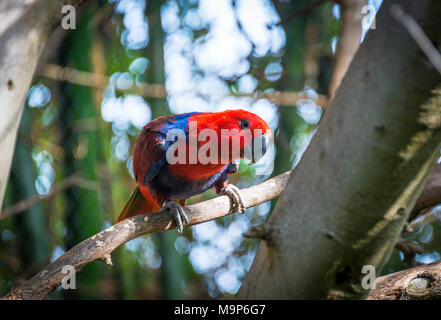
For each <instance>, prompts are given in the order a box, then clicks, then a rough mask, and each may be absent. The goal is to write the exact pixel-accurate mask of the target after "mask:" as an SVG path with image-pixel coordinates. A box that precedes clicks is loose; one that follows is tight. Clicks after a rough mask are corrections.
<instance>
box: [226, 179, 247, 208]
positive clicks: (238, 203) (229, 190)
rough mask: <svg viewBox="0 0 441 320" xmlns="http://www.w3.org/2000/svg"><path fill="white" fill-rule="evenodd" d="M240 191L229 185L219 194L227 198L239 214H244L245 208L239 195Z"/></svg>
mask: <svg viewBox="0 0 441 320" xmlns="http://www.w3.org/2000/svg"><path fill="white" fill-rule="evenodd" d="M239 191H240V189H239V188H238V187H236V186H235V185H234V184H229V185H227V186H226V187H225V188H223V189H222V190H221V194H224V195H226V196H228V197H229V198H230V199H231V200H232V201H233V203H234V207H235V209H236V210H237V211H239V212H240V213H245V210H246V209H247V207H246V206H245V202H244V201H243V199H242V196H241V195H240V192H239Z"/></svg>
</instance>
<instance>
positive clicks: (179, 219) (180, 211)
mask: <svg viewBox="0 0 441 320" xmlns="http://www.w3.org/2000/svg"><path fill="white" fill-rule="evenodd" d="M163 211H168V212H169V213H170V214H171V216H172V217H173V220H174V221H175V224H176V226H177V228H178V232H180V233H182V230H183V228H184V224H187V223H188V217H187V214H186V213H185V210H184V207H183V206H181V205H180V204H179V203H176V202H174V201H173V200H171V199H167V200H165V201H164V204H163V205H162V208H161V211H160V212H163Z"/></svg>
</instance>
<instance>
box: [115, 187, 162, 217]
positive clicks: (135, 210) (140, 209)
mask: <svg viewBox="0 0 441 320" xmlns="http://www.w3.org/2000/svg"><path fill="white" fill-rule="evenodd" d="M146 189H147V188H146ZM149 198H150V197H149ZM159 209H160V207H159V205H158V204H157V203H156V202H155V201H154V200H153V199H151V198H150V199H149V200H146V198H145V197H144V195H143V194H142V193H141V190H139V187H136V189H135V191H133V192H132V195H131V196H130V199H129V201H128V202H127V204H126V205H125V207H124V209H123V210H122V211H121V213H120V214H119V217H118V219H116V223H118V222H121V221H123V220H124V219H127V218H129V217H133V216H136V215H138V214H145V213H153V212H158V211H159Z"/></svg>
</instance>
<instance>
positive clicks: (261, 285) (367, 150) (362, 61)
mask: <svg viewBox="0 0 441 320" xmlns="http://www.w3.org/2000/svg"><path fill="white" fill-rule="evenodd" d="M394 4H399V5H401V6H402V8H403V9H404V10H405V11H406V12H407V13H410V14H411V15H412V16H413V17H414V18H415V19H416V21H418V23H419V24H420V25H421V26H422V28H423V30H424V31H425V32H426V33H427V35H428V37H429V38H430V39H431V40H432V41H433V42H435V43H436V42H438V43H439V41H440V40H441V32H440V27H439V23H438V20H439V18H438V17H439V15H440V14H441V2H439V1H436V0H431V1H429V0H427V1H418V2H417V1H412V0H405V1H404V0H389V1H385V2H384V3H383V6H382V8H381V9H380V12H379V15H378V17H377V25H376V27H377V29H375V30H371V31H370V32H369V34H368V35H367V37H366V39H365V41H364V43H363V44H362V46H361V47H360V49H359V50H358V52H357V54H356V55H355V57H354V59H353V61H352V63H351V65H350V67H349V69H348V72H347V74H346V76H345V78H344V79H343V82H342V84H341V86H340V88H339V90H338V91H337V94H336V96H335V98H334V100H333V101H332V106H330V109H329V110H328V112H326V113H325V116H324V118H323V120H322V122H321V125H320V128H319V130H318V132H317V134H316V136H315V137H314V138H313V140H312V142H311V145H310V147H309V149H308V150H307V151H306V152H305V154H304V156H303V158H302V160H301V162H300V163H299V165H298V166H297V167H296V169H295V170H294V172H293V173H292V175H291V177H290V180H289V182H288V185H287V187H286V189H285V191H284V192H283V193H282V195H281V197H280V199H279V201H278V203H277V206H276V208H275V209H274V212H273V214H272V216H271V217H270V219H269V220H268V222H267V223H266V224H265V226H264V228H263V229H264V231H265V235H264V236H265V239H266V240H265V241H262V243H261V244H260V247H259V250H258V252H257V255H256V258H255V260H254V263H253V265H252V267H251V270H250V272H249V273H248V274H247V276H246V278H245V280H244V283H243V286H242V288H241V289H240V291H239V294H238V297H239V298H270V299H277V298H304V299H306V298H365V297H366V296H367V294H368V290H365V289H363V288H362V287H361V281H362V278H363V277H364V276H365V275H364V274H362V267H363V266H364V265H372V266H374V267H375V268H376V270H377V274H378V273H379V271H380V270H381V267H382V266H383V264H384V262H385V260H386V259H387V258H388V257H389V254H390V251H391V249H392V248H393V246H394V244H395V242H396V240H397V238H398V236H399V234H400V232H401V230H402V229H403V226H404V224H405V222H406V219H407V217H408V216H409V213H410V211H411V209H412V208H413V206H414V204H415V201H416V199H417V198H418V195H419V193H420V192H421V189H422V187H423V185H424V183H425V181H426V180H427V176H428V174H429V173H430V171H431V169H432V167H433V166H434V164H435V162H436V161H435V160H436V158H437V156H438V155H439V149H440V145H441V143H440V142H441V130H440V126H441V123H440V122H441V121H440V120H439V119H440V117H441V97H440V95H439V94H440V90H439V87H438V86H439V84H440V81H441V77H440V75H439V74H438V73H437V71H436V70H435V69H434V68H433V67H432V65H431V64H430V63H429V61H428V60H427V58H426V57H425V55H424V54H423V53H422V52H421V50H420V49H419V47H418V46H417V45H416V44H415V42H414V40H413V39H412V38H411V36H410V35H409V34H408V33H407V31H406V30H405V29H404V28H403V26H402V25H401V24H400V23H398V22H397V21H396V20H395V19H394V18H392V16H391V15H390V7H391V6H392V5H394ZM437 88H438V90H437V91H435V90H436V89H437Z"/></svg>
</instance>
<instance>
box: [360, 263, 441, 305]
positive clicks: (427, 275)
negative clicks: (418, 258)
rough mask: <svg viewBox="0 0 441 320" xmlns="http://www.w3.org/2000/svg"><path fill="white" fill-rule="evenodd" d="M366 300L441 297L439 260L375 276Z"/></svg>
mask: <svg viewBox="0 0 441 320" xmlns="http://www.w3.org/2000/svg"><path fill="white" fill-rule="evenodd" d="M367 299H368V300H414V299H418V300H422V299H441V262H440V261H437V262H434V263H431V264H425V265H421V266H418V267H415V268H411V269H406V270H403V271H399V272H395V273H391V274H388V275H386V276H383V277H379V278H377V280H376V281H375V289H371V291H370V293H369V296H368V298H367Z"/></svg>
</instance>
